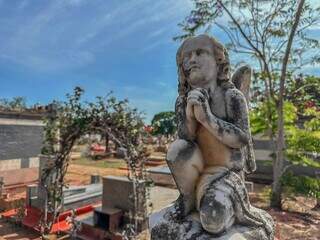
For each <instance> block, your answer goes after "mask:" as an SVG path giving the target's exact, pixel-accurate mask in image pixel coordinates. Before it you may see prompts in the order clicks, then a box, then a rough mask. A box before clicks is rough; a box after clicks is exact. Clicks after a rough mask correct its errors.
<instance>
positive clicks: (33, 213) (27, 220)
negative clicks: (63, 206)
mask: <svg viewBox="0 0 320 240" xmlns="http://www.w3.org/2000/svg"><path fill="white" fill-rule="evenodd" d="M93 209H94V207H93V206H92V205H86V206H83V207H80V208H77V209H76V210H75V215H76V216H80V215H83V214H87V213H89V212H91V211H93ZM16 214H17V209H12V210H9V211H6V212H4V213H3V214H1V215H2V216H3V217H4V218H11V217H14V216H15V215H16ZM41 214H42V212H41V211H40V210H39V209H38V208H34V207H26V216H25V217H24V219H23V220H22V224H23V225H24V226H26V227H28V228H32V229H34V230H36V231H40V228H39V223H40V220H41ZM71 216H72V211H71V210H69V211H66V212H63V213H61V214H60V215H59V216H58V218H57V219H56V221H55V223H54V224H53V226H52V229H51V233H58V232H66V231H68V230H70V227H71V226H70V225H69V223H68V221H67V218H68V217H71ZM50 217H51V216H50V215H49V216H48V218H50Z"/></svg>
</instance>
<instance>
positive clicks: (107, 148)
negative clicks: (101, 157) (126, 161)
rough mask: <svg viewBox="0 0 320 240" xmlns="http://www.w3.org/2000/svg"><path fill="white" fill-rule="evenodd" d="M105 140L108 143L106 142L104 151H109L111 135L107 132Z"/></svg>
mask: <svg viewBox="0 0 320 240" xmlns="http://www.w3.org/2000/svg"><path fill="white" fill-rule="evenodd" d="M105 141H106V144H105V147H106V149H105V150H104V152H105V153H108V152H109V135H108V134H106V136H105Z"/></svg>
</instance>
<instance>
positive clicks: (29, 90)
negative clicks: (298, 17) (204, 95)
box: [0, 0, 320, 121]
mask: <svg viewBox="0 0 320 240" xmlns="http://www.w3.org/2000/svg"><path fill="white" fill-rule="evenodd" d="M191 9H192V3H191V1H188V0H158V1H156V0H132V1H130V0H19V1H18V0H0V42H1V44H0V83H1V85H0V98H11V97H13V96H25V97H26V98H27V100H28V103H29V104H34V103H37V102H39V103H42V104H46V103H48V102H50V101H52V100H53V99H63V98H64V96H65V94H66V93H70V92H71V91H72V89H73V88H74V87H75V86H81V87H83V88H84V89H85V90H86V95H85V96H86V98H87V99H89V100H92V99H93V98H94V97H95V96H97V95H104V94H106V93H108V92H109V91H111V90H113V91H114V94H115V96H117V97H119V98H128V99H129V100H130V102H131V104H132V105H133V106H135V107H138V108H139V109H140V110H143V111H145V112H146V119H147V121H149V120H150V119H151V118H152V116H153V115H154V114H155V113H157V112H159V111H165V110H173V108H174V102H175V98H176V95H177V73H176V63H175V54H176V50H177V48H178V45H179V43H177V42H174V41H173V40H172V37H173V36H175V35H177V33H179V28H178V27H177V23H179V22H181V21H182V20H183V19H184V17H185V16H186V15H187V14H188V13H189V11H190V10H191ZM318 32H319V31H318ZM319 35H320V34H319ZM217 37H218V39H219V36H217ZM221 38H222V37H221V36H220V39H221ZM312 71H314V69H313V70H312Z"/></svg>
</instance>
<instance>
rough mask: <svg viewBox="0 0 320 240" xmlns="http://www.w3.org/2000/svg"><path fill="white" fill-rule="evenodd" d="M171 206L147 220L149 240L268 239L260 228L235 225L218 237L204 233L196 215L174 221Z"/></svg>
mask: <svg viewBox="0 0 320 240" xmlns="http://www.w3.org/2000/svg"><path fill="white" fill-rule="evenodd" d="M175 212H176V210H175V208H174V206H173V205H171V206H169V207H167V208H164V209H162V210H161V211H160V212H157V213H155V214H152V215H151V216H150V219H149V227H150V230H151V240H195V239H197V240H209V239H214V240H263V239H268V238H267V236H266V233H265V231H264V230H263V229H262V228H250V227H246V226H240V225H235V226H233V227H232V228H231V229H229V230H228V231H227V232H225V233H223V234H222V235H220V236H215V235H212V234H209V233H208V232H206V231H205V230H204V229H203V228H202V226H201V223H200V221H199V216H198V214H197V213H194V214H191V215H189V216H188V217H186V218H185V219H184V220H180V221H178V220H176V219H175V217H173V216H174V214H175Z"/></svg>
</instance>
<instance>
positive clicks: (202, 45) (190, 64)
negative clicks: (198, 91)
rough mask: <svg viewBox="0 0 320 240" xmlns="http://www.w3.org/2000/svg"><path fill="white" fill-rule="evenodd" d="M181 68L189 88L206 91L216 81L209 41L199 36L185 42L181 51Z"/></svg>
mask: <svg viewBox="0 0 320 240" xmlns="http://www.w3.org/2000/svg"><path fill="white" fill-rule="evenodd" d="M182 60H183V62H182V66H183V70H184V73H185V75H186V76H187V81H188V83H189V84H190V86H191V88H199V87H200V88H205V89H208V88H209V87H210V85H212V83H213V82H216V79H217V63H216V60H215V58H214V55H213V50H212V43H211V42H210V39H209V38H207V37H204V36H199V37H196V38H193V39H190V40H187V42H186V43H185V45H184V46H183V49H182Z"/></svg>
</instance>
